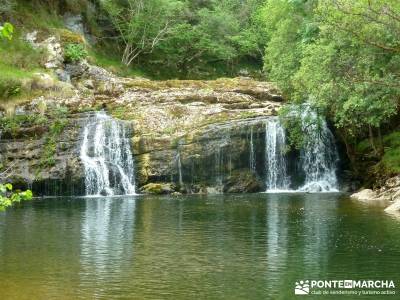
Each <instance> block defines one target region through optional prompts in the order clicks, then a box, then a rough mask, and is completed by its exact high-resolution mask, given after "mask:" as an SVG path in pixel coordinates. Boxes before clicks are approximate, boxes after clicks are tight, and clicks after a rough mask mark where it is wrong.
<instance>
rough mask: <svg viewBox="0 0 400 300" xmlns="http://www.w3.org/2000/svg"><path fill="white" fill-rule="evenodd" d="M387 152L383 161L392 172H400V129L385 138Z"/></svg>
mask: <svg viewBox="0 0 400 300" xmlns="http://www.w3.org/2000/svg"><path fill="white" fill-rule="evenodd" d="M383 144H384V146H385V154H384V155H383V157H382V163H383V165H384V166H385V169H386V170H388V171H389V172H391V173H400V131H395V132H393V133H391V134H389V135H386V136H385V137H384V138H383Z"/></svg>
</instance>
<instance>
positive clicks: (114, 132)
mask: <svg viewBox="0 0 400 300" xmlns="http://www.w3.org/2000/svg"><path fill="white" fill-rule="evenodd" d="M80 159H81V161H82V163H83V164H84V167H85V188H86V195H89V196H98V195H131V194H135V192H136V191H135V175H134V174H135V173H134V163H133V157H132V152H131V149H130V142H129V137H128V135H127V132H126V126H125V124H124V123H123V122H119V121H116V120H114V119H113V118H111V117H110V116H108V115H107V114H106V113H105V112H103V111H101V112H96V113H95V114H94V115H93V116H91V117H90V118H89V120H88V123H87V124H86V126H85V128H84V132H83V143H82V146H81V151H80Z"/></svg>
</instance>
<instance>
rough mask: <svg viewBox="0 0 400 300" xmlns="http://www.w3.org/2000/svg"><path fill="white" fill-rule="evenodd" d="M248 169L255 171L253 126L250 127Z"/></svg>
mask: <svg viewBox="0 0 400 300" xmlns="http://www.w3.org/2000/svg"><path fill="white" fill-rule="evenodd" d="M249 161H250V171H251V172H253V173H256V154H255V149H254V138H253V126H251V127H250V158H249Z"/></svg>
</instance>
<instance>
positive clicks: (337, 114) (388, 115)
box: [262, 0, 400, 175]
mask: <svg viewBox="0 0 400 300" xmlns="http://www.w3.org/2000/svg"><path fill="white" fill-rule="evenodd" d="M262 15H263V17H262V19H263V20H265V24H266V32H267V35H268V38H267V41H266V49H265V56H264V62H265V64H264V67H265V71H266V74H267V75H268V77H269V78H270V79H271V80H273V81H276V82H278V84H279V86H280V87H281V88H282V89H283V91H284V92H285V94H286V95H287V98H290V99H291V100H292V101H293V102H297V103H298V102H300V103H301V102H308V103H310V104H311V105H313V106H314V107H315V108H316V109H317V110H318V111H319V112H320V113H321V114H323V115H326V116H327V117H328V118H329V120H331V121H332V122H333V124H334V125H335V127H336V128H337V129H338V130H337V132H338V133H339V135H340V136H341V139H342V141H343V142H344V143H345V145H346V149H347V153H348V157H349V159H350V161H351V163H352V164H353V167H354V168H355V169H357V168H358V169H359V171H360V172H363V174H364V175H365V164H361V165H360V164H359V162H357V160H359V158H360V156H363V157H364V158H365V156H368V157H369V161H370V162H372V164H370V165H372V166H373V170H372V171H373V172H374V173H382V174H381V175H387V174H388V173H389V174H390V173H397V172H398V170H399V166H400V150H399V148H398V142H396V139H393V135H392V136H391V137H392V138H390V137H389V136H387V137H384V134H387V133H390V132H391V131H393V130H396V129H397V130H398V129H399V128H398V127H397V126H398V119H397V118H396V115H397V114H398V109H399V108H398V107H399V97H400V83H399V82H400V81H399V76H400V68H399V62H400V18H399V17H400V2H399V1H397V0H378V1H367V0H319V1H317V0H309V1H302V0H298V1H295V0H293V1H282V0H270V1H267V3H266V4H265V6H264V7H263V8H262ZM291 123H292V125H293V123H294V121H293V122H291ZM298 136H299V135H297V137H298ZM396 137H398V134H397V135H396ZM364 139H367V140H366V141H363V140H364ZM361 141H363V142H362V143H363V144H364V145H365V144H367V145H368V147H364V148H363V150H366V149H368V151H367V152H363V153H362V152H359V151H358V152H357V150H359V148H360V147H359V146H358V144H359V143H360V142H361ZM389 157H390V158H389ZM381 158H383V159H382V163H381V164H375V163H376V162H377V161H380V159H381ZM374 162H375V163H374ZM375 175H376V174H375Z"/></svg>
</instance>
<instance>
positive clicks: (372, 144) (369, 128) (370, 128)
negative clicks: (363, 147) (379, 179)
mask: <svg viewBox="0 0 400 300" xmlns="http://www.w3.org/2000/svg"><path fill="white" fill-rule="evenodd" d="M368 131H369V144H370V145H371V147H372V150H374V154H375V155H378V150H377V149H376V146H375V139H374V132H373V131H372V127H371V125H368Z"/></svg>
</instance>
